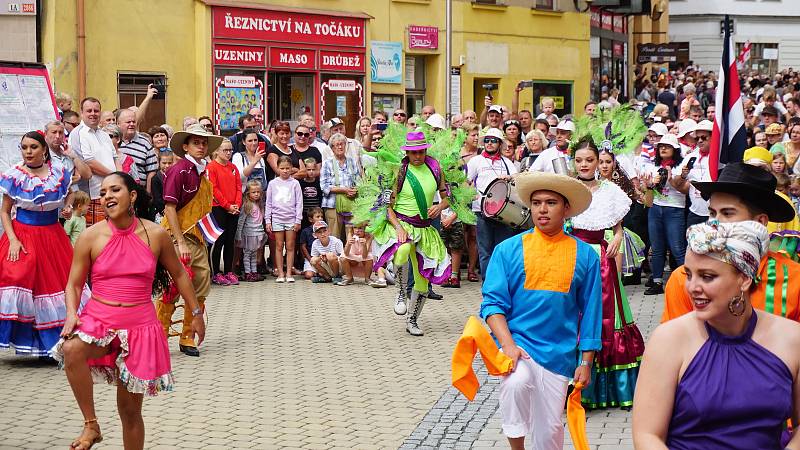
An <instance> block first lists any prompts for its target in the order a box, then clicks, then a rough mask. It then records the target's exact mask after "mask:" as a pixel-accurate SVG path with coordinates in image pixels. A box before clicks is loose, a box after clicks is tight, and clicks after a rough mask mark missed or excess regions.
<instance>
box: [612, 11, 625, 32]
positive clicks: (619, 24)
mask: <svg viewBox="0 0 800 450" xmlns="http://www.w3.org/2000/svg"><path fill="white" fill-rule="evenodd" d="M612 21H613V23H614V31H615V32H617V33H624V32H625V20H624V16H620V15H618V14H614V17H613V19H612Z"/></svg>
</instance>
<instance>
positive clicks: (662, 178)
mask: <svg viewBox="0 0 800 450" xmlns="http://www.w3.org/2000/svg"><path fill="white" fill-rule="evenodd" d="M667 178H669V170H668V169H667V168H666V167H659V168H658V184H656V186H655V189H656V190H657V191H659V192H661V191H663V190H664V186H666V185H667Z"/></svg>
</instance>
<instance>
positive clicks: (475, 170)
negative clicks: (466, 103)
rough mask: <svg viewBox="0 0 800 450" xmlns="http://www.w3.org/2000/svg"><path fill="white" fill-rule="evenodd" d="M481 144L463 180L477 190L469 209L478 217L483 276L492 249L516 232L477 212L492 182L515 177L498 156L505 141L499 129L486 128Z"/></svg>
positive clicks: (509, 164)
mask: <svg viewBox="0 0 800 450" xmlns="http://www.w3.org/2000/svg"><path fill="white" fill-rule="evenodd" d="M481 143H482V145H483V151H482V152H481V153H480V154H478V155H476V156H475V157H473V158H472V159H470V160H469V162H468V163H467V180H468V181H469V182H470V183H471V184H472V185H473V186H475V189H476V190H477V191H478V197H477V198H476V199H475V201H474V202H472V210H473V211H474V212H475V215H476V216H477V218H478V220H477V229H478V260H479V261H480V266H481V277H483V276H484V274H485V273H486V267H487V266H488V265H489V258H491V257H492V252H493V251H494V248H495V247H496V246H497V244H499V243H501V242H503V241H504V240H506V239H508V238H510V237H511V236H514V235H515V234H516V232H515V230H514V229H513V228H511V227H510V226H509V225H506V224H504V223H502V222H499V221H497V220H495V219H491V218H488V217H486V216H485V215H484V214H483V212H482V211H481V201H480V197H482V196H483V195H485V194H486V190H487V188H488V187H489V185H490V184H491V183H492V182H493V181H494V180H497V179H500V180H506V181H510V180H511V178H512V177H513V176H515V175H516V174H517V168H516V167H515V166H514V162H513V161H511V160H510V159H508V158H506V157H505V156H503V155H502V150H503V147H504V146H505V145H506V140H505V136H504V135H503V132H502V131H501V130H500V129H499V128H489V130H487V131H486V134H485V135H484V136H483V138H481Z"/></svg>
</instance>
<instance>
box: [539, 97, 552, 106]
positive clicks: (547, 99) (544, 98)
mask: <svg viewBox="0 0 800 450" xmlns="http://www.w3.org/2000/svg"><path fill="white" fill-rule="evenodd" d="M546 102H549V103H552V104H553V106H556V99H554V98H553V97H542V98H541V99H539V105H541V106H544V104H545V103H546Z"/></svg>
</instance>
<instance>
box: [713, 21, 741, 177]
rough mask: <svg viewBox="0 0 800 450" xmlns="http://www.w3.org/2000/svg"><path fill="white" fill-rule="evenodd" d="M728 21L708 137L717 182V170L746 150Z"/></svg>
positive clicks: (734, 160) (736, 71)
mask: <svg viewBox="0 0 800 450" xmlns="http://www.w3.org/2000/svg"><path fill="white" fill-rule="evenodd" d="M729 24H730V18H729V17H728V16H725V39H724V41H723V42H724V44H723V48H722V67H721V68H720V70H719V84H718V85H717V98H716V102H715V105H716V107H717V110H716V114H715V117H714V131H713V133H712V134H711V154H710V156H709V161H708V168H709V170H710V171H711V179H712V180H713V181H717V175H719V170H720V169H722V168H723V167H724V166H725V164H727V163H731V162H737V161H741V160H742V157H743V156H744V150H745V148H746V147H747V132H746V130H745V127H744V107H743V106H742V93H741V90H740V88H739V71H738V70H737V69H736V61H737V55H736V53H735V51H734V47H733V41H732V40H731V33H730V26H729Z"/></svg>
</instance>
